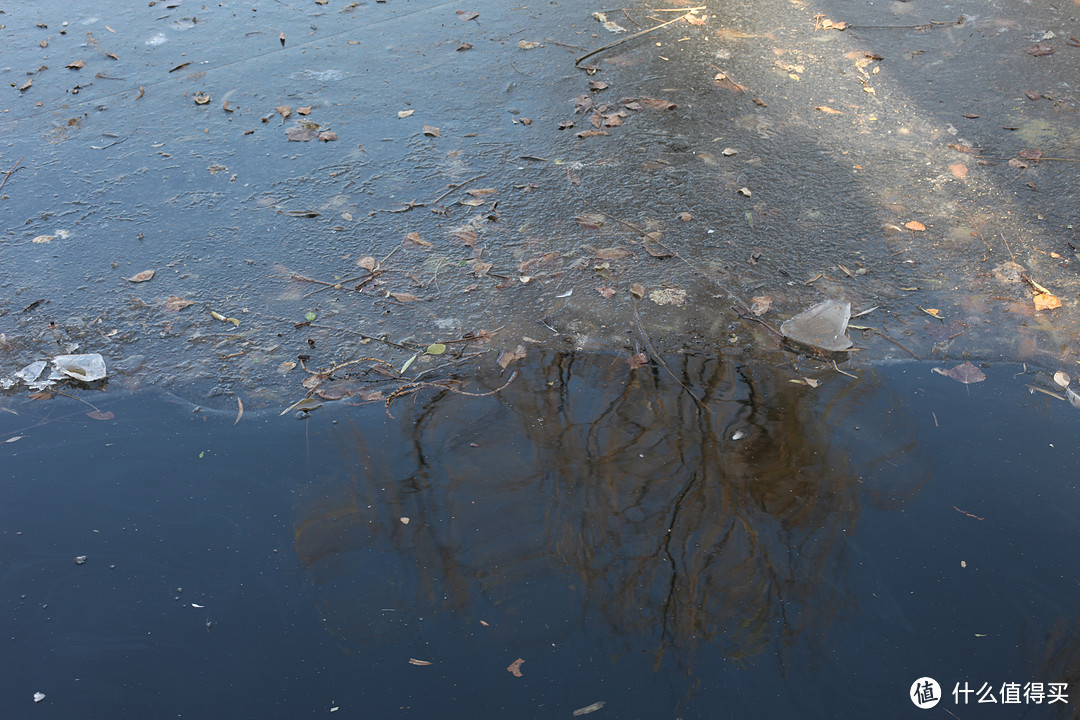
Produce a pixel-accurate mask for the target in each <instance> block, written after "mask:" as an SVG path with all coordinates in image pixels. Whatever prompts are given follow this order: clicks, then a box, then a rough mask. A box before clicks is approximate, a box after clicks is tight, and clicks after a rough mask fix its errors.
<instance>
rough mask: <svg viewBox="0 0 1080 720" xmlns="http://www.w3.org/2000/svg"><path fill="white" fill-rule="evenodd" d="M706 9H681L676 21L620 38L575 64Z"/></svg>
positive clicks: (583, 56) (703, 7) (703, 6)
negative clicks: (681, 12)
mask: <svg viewBox="0 0 1080 720" xmlns="http://www.w3.org/2000/svg"><path fill="white" fill-rule="evenodd" d="M706 7H707V6H706V5H699V6H698V7H693V8H686V9H685V10H682V8H680V10H682V11H683V14H682V15H680V16H679V17H677V18H675V19H674V20H668V21H667V22H662V23H660V24H659V25H653V26H652V27H651V28H648V29H646V30H641V31H640V32H636V33H632V34H630V35H627V36H626V37H624V38H619V39H618V40H616V41H615V42H613V43H608V44H607V45H605V46H603V47H599V48H596V49H595V50H592V51H591V52H587V53H585V54H584V55H582V56H581V57H579V58H578V59H577V61H576V62H575V63H574V65H575V66H577V65H580V64H581V63H582V62H584V61H585V60H586V59H588V58H591V57H592V56H593V55H596V54H597V53H601V52H603V51H605V50H607V49H609V48H613V47H615V46H616V45H620V44H622V43H624V42H626V41H627V40H633V39H634V38H639V37H641V36H642V35H646V34H648V33H651V32H653V31H654V30H659V29H660V28H662V27H667V26H668V25H671V24H673V23H677V22H679V21H680V20H684V19H686V18H688V17H692V16H693V14H694V13H696V12H698V11H700V10H705V9H706ZM654 12H663V11H654Z"/></svg>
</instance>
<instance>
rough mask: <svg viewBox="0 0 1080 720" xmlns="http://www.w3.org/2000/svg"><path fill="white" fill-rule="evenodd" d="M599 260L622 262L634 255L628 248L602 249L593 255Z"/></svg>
mask: <svg viewBox="0 0 1080 720" xmlns="http://www.w3.org/2000/svg"><path fill="white" fill-rule="evenodd" d="M592 256H593V257H594V258H596V259H597V260H622V259H623V258H628V257H634V253H633V252H631V251H630V250H627V249H626V248H601V249H599V250H597V251H596V252H594V253H593V254H592Z"/></svg>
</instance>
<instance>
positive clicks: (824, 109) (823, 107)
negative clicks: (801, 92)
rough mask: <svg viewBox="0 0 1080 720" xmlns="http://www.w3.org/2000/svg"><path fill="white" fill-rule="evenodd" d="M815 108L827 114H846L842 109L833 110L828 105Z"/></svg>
mask: <svg viewBox="0 0 1080 720" xmlns="http://www.w3.org/2000/svg"><path fill="white" fill-rule="evenodd" d="M814 109H815V110H820V111H821V112H823V113H825V114H826V115H843V114H844V113H843V112H842V111H841V110H833V109H832V108H831V107H829V106H828V105H818V106H817V107H816V108H814Z"/></svg>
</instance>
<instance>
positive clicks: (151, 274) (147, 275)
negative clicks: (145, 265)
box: [124, 270, 154, 283]
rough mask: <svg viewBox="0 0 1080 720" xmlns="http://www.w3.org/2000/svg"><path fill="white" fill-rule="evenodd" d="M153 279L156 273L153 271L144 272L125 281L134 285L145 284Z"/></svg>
mask: <svg viewBox="0 0 1080 720" xmlns="http://www.w3.org/2000/svg"><path fill="white" fill-rule="evenodd" d="M152 277H154V271H153V270H143V271H142V272H141V273H137V274H135V275H132V276H131V277H129V278H124V279H125V280H127V281H128V282H132V283H143V282H146V281H147V280H149V279H150V278H152Z"/></svg>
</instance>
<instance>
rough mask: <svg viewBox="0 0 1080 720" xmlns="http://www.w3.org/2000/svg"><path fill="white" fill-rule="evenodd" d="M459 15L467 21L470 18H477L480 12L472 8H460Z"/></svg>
mask: <svg viewBox="0 0 1080 720" xmlns="http://www.w3.org/2000/svg"><path fill="white" fill-rule="evenodd" d="M457 15H458V18H460V19H461V20H464V21H466V22H468V21H469V20H475V19H476V18H478V17H480V13H478V12H475V11H471V10H458V11H457Z"/></svg>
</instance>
